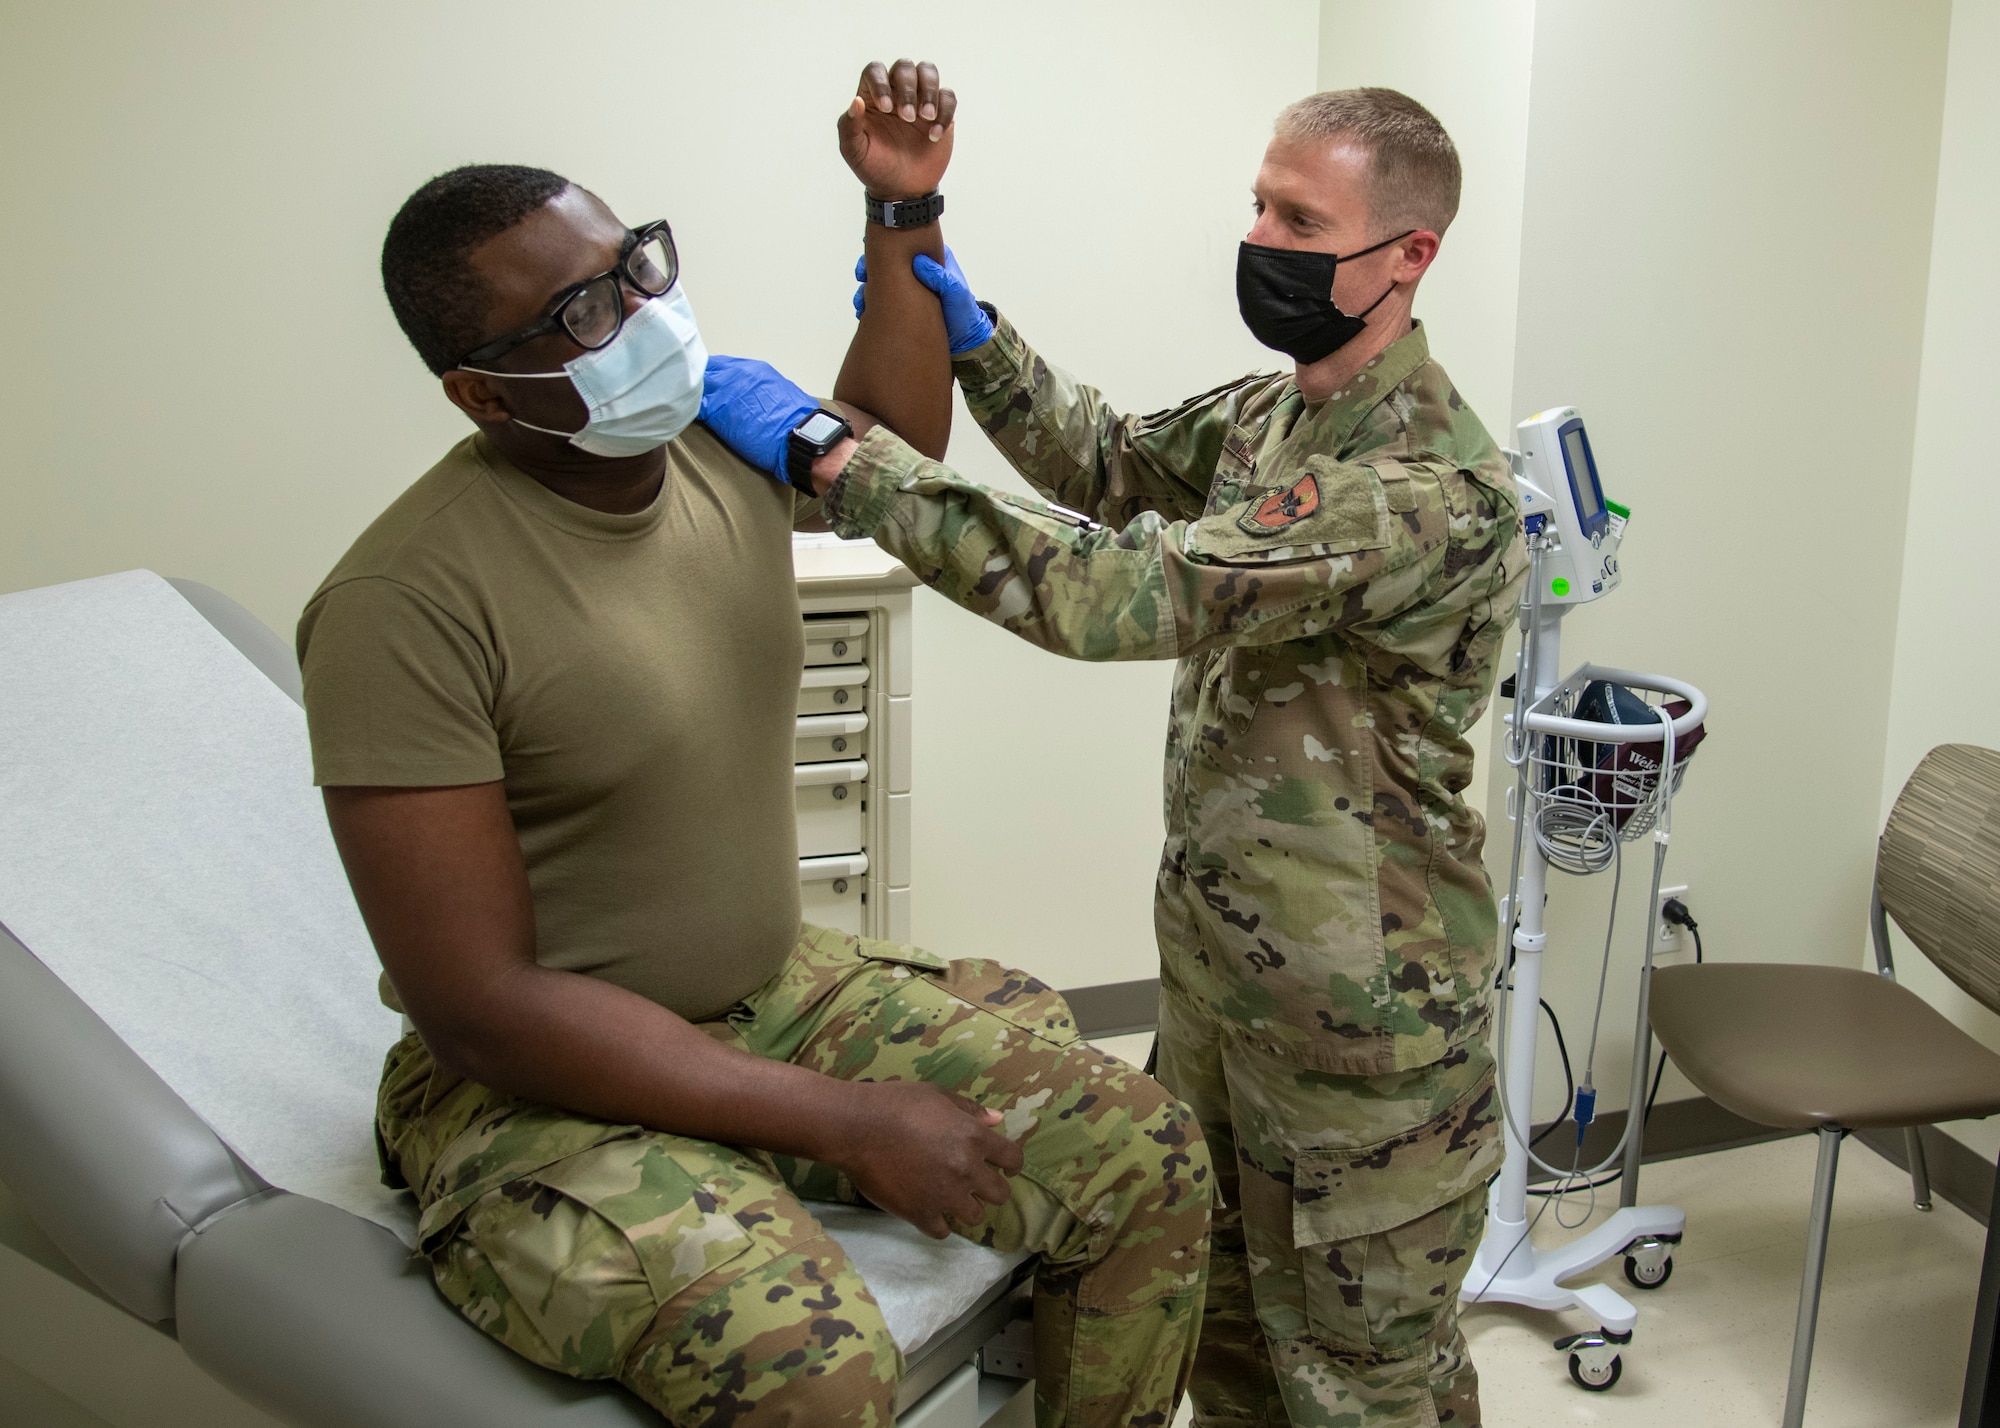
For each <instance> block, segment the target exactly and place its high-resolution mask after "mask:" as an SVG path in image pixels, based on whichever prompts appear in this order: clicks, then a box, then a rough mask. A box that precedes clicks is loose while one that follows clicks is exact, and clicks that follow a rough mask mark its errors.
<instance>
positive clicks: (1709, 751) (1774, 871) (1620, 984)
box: [1320, 0, 1990, 1114]
mask: <svg viewBox="0 0 2000 1428" xmlns="http://www.w3.org/2000/svg"><path fill="white" fill-rule="evenodd" d="M1949 15H1950V7H1949V5H1948V4H1947V3H1945V0H1924V3H1911V4H1905V5H1898V6H1883V5H1876V4H1870V3H1861V0H1854V2H1853V3H1839V4H1825V5H1818V6H1814V7H1813V8H1812V11H1811V16H1810V22H1809V23H1808V22H1807V19H1806V16H1805V14H1804V12H1803V11H1802V10H1801V8H1800V7H1798V6H1796V5H1793V4H1789V3H1782V0H1757V3H1744V0H1683V3H1677V4H1674V5H1604V4H1600V3H1591V0H1540V3H1539V4H1533V3H1529V0H1515V3H1513V4H1510V5H1486V4H1478V3H1473V2H1472V0H1423V3H1420V4H1410V5H1403V6H1398V7H1394V8H1393V9H1388V10H1384V9H1382V8H1381V7H1371V6H1367V5H1363V4H1360V3H1355V0H1327V3H1326V4H1325V5H1324V6H1323V8H1322V18H1321V30H1320V53H1321V68H1320V77H1321V83H1322V86H1333V85H1348V84H1357V83H1386V84H1390V85H1393V86H1396V87H1399V88H1403V89H1405V90H1407V91H1408V92H1410V93H1412V94H1414V95H1416V96H1417V97H1418V98H1419V99H1422V100H1423V101H1424V102H1425V103H1427V104H1430V105H1431V106H1432V107H1433V108H1434V109H1435V110H1436V111H1437V113H1438V114H1439V116H1440V117H1441V118H1442V119H1443V120H1444V122H1445V124H1446V126H1447V127H1448V128H1450V129H1451V130H1452V132H1453V134H1454V136H1455V138H1456V139H1457V140H1458V142H1459V145H1460V147H1461V150H1462V151H1463V154H1464V158H1465V163H1466V171H1467V186H1466V204H1465V216H1464V218H1463V219H1461V221H1460V224H1459V225H1458V226H1457V227H1455V228H1454V230H1453V232H1452V234H1451V235H1450V238H1449V239H1448V241H1447V245H1446V248H1445V250H1444V254H1443V256H1442V257H1441V258H1440V261H1439V264H1438V268H1437V270H1436V272H1435V273H1434V275H1433V276H1432V277H1431V278H1429V279H1427V280H1426V284H1425V290H1424V293H1423V295H1422V297H1421V299H1420V301H1419V308H1420V315H1421V316H1423V317H1424V318H1425V320H1426V322H1427V323H1428V324H1429V326H1430V328H1431V332H1432V342H1433V344H1434V347H1435V348H1436V350H1437V351H1438V352H1439V354H1440V356H1441V358H1442V360H1443V361H1444V362H1445V364H1446V366H1447V368H1448V369H1449V370H1451V371H1452V373H1453V375H1454V378H1455V379H1456V380H1457V382H1458V384H1459V386H1460V388H1461V389H1462V390H1463V391H1465V392H1466V393H1467V395H1468V396H1469V397H1470V398H1471V399H1472V401H1473V404H1474V406H1475V409H1477V410H1478V411H1479V412H1480V413H1481V415H1482V416H1483V417H1485V419H1486V421H1487V424H1488V426H1489V428H1490V429H1492V430H1493V431H1494V433H1495V434H1496V435H1498V436H1501V437H1502V439H1503V440H1505V439H1507V437H1506V435H1505V433H1507V432H1509V431H1511V429H1512V425H1513V423H1514V421H1515V420H1518V419H1519V418H1521V417H1523V416H1525V415H1528V414H1529V413H1531V412H1534V411H1537V410H1540V409H1542V408H1544V407H1547V406H1552V405H1558V404H1563V403H1573V404H1575V405H1577V406H1579V407H1580V408H1581V409H1582V410H1583V412H1584V414H1585V416H1586V417H1587V418H1588V420H1589V421H1590V424H1591V430H1592V434H1593V437H1594V439H1595V441H1596V445H1597V450H1598V455H1599V458H1600V461H1601V463H1602V466H1603V471H1604V479H1605V483H1606V487H1607V490H1608V491H1609V492H1610V494H1611V495H1613V496H1614V498H1616V499H1620V500H1623V501H1625V502H1627V503H1628V504H1630V505H1631V506H1633V507H1634V508H1635V512H1636V515H1635V519H1634V522H1633V525H1632V528H1631V533H1630V535H1629V537H1628V540H1627V544H1626V553H1627V558H1626V561H1625V569H1626V581H1625V585H1624V588H1623V589H1621V590H1620V591H1619V592H1618V594H1617V595H1616V596H1614V597H1613V598H1611V599H1608V600H1606V601H1604V602H1602V603H1601V604H1598V605H1594V606H1590V607H1587V608H1585V609H1583V610H1581V611H1579V612H1578V613H1577V614H1576V615H1575V616H1574V617H1573V618H1571V619H1570V620H1569V621H1568V622H1567V628H1566V630H1565V649H1564V655H1565V662H1566V664H1569V665H1574V664H1576V663H1578V662H1580V661H1581V660H1584V659H1593V658H1594V659H1598V660H1602V661H1604V662H1605V663H1610V664H1624V665H1628V666H1636V667H1640V668H1652V669H1657V670H1659V671H1662V672H1664V673H1670V674H1675V675H1678V676H1680V677H1682V678H1685V679H1689V680H1692V681H1694V682H1695V683H1697V684H1699V685H1701V686H1702V687H1703V688H1704V689H1705V690H1706V691H1707V692H1708V694H1709V696H1710V698H1711V700H1712V701H1713V706H1714V714H1713V716H1712V719H1711V722H1710V728H1711V729H1712V731H1713V737H1712V739H1711V741H1710V742H1709V743H1708V744H1707V745H1706V746H1705V747H1704V748H1703V750H1702V751H1701V754H1700V756H1699V759H1698V761H1697V762H1696V763H1695V764H1694V765H1693V766H1692V767H1691V768H1690V770H1689V773H1688V776H1687V784H1686V793H1685V794H1684V796H1683V797H1682V799H1681V800H1680V802H1679V803H1678V804H1677V805H1676V814H1677V817H1676V823H1675V829H1674V832H1675V841H1674V843H1673V846H1672V850H1671V854H1670V856H1669V859H1668V864H1667V881H1668V883H1669V884H1673V883H1687V884H1689V885H1691V887H1692V889H1693V891H1692V894H1691V896H1690V901H1691V903H1692V906H1693V908H1694V911H1695V915H1696V916H1697V917H1698V918H1699V919H1701V921H1702V923H1703V934H1704V937H1705V938H1706V940H1707V943H1708V948H1709V951H1710V952H1711V954H1712V955H1716V956H1719V957H1725V958H1729V959H1745V958H1749V959H1767V960H1779V959H1787V960H1801V961H1825V962H1842V963H1846V962H1851V961H1852V960H1853V959H1854V957H1855V955H1856V950H1857V932H1858V929H1859V928H1860V926H1861V924H1862V913H1863V910H1864V908H1865V906H1866V898H1867V868H1868V860H1869V856H1870V848H1871V845H1872V838H1873V833H1874V829H1875V827H1876V822H1877V818H1878V816H1879V808H1878V804H1879V802H1880V797H1881V776H1880V770H1881V767H1882V760H1883V753H1882V751H1883V747H1884V738H1885V733H1886V731H1887V728H1888V719H1889V697H1888V688H1889V677H1890V667H1891V663H1892V659H1893V657H1894V652H1895V650H1896V639H1897V631H1896V606H1897V598H1898V585H1899V580H1900V579H1901V566H1902V559H1901V556H1902V544H1903V540H1902V528H1903V518H1904V506H1905V501H1906V497H1907V493H1908V490H1909V471H1910V444H1911V440H1912V436H1913V434H1914V431H1915V424H1916V422H1915V418H1916V402H1917V364H1918V355H1919V349H1920V344H1921V343H1922V341H1923V332H1924V317H1925V291H1926V289H1925V277H1926V272H1927V270H1928V266H1929V254H1930V241H1931V238H1930V233H1931V195H1932V190H1933V186H1934V183H1935V179H1936V174H1937V152H1938V151H1937V146H1938V132H1939V123H1940V103H1941V101H1940V95H1941V90H1942V84H1943V78H1944V60H1945V49H1946V31H1947V24H1948V17H1949ZM1955 62H1956V61H1955ZM1969 63H1975V64H1976V63H1977V62H1976V61H1974V62H1969ZM1966 171H1967V172H1968V174H1969V173H1970V172H1972V169H1971V166H1970V164H1969V162H1968V167H1967V170H1966ZM1968 182H1969V180H1968ZM1988 201H1990V200H1988ZM1963 229H1964V232H1965V234H1966V236H1965V238H1964V240H1963V241H1964V243H1965V245H1966V246H1965V257H1966V261H1967V262H1968V263H1970V262H1972V261H1975V257H1974V255H1975V251H1976V250H1975V249H1974V248H1973V247H1972V245H1973V244H1974V243H1976V242H1977V239H1976V237H1974V236H1973V235H1974V234H1975V233H1977V232H1978V231H1979V230H1978V226H1977V224H1976V223H1975V222H1971V221H1968V222H1966V223H1965V224H1964V225H1963ZM1983 320H1984V319H1983V317H1982V318H1975V319H1972V320H1971V321H1969V322H1968V323H1967V324H1966V325H1965V328H1964V331H1965V334H1966V339H1967V340H1970V339H1971V338H1972V337H1973V335H1974V334H1977V333H1978V332H1979V331H1980V328H1979V326H1978V323H1979V322H1980V321H1983ZM1927 390H1928V389H1927ZM1863 394H1865V397H1864V396H1863ZM1969 394H1970V387H1969V386H1968V396H1969ZM1961 445H1962V443H1961ZM1955 474H1956V473H1955ZM1957 479H1958V480H1960V481H1961V482H1970V481H1973V480H1976V479H1977V478H1976V477H1975V476H1973V475H1972V474H1971V473H1970V472H1966V473H1963V474H1957ZM1857 552H1859V553H1862V554H1859V555H1858V556H1857V554H1856V553H1857ZM1935 578H1937V579H1938V580H1939V582H1940V586H1941V593H1940V600H1941V601H1948V600H1950V599H1951V598H1952V596H1953V593H1954V592H1955V593H1957V594H1958V595H1959V596H1961V597H1962V595H1963V586H1962V584H1956V583H1954V582H1953V579H1952V577H1951V576H1950V575H1949V574H1944V573H1938V574H1937V575H1936V577H1935ZM1905 628H1906V630H1907V622H1906V625H1905ZM1941 638H1948V637H1945V636H1941ZM1899 689H1900V686H1899ZM1899 697H1900V696H1899ZM1484 753H1485V754H1486V757H1487V761H1488V770H1489V774H1491V775H1493V778H1492V783H1491V787H1492V789H1493V791H1494V792H1495V793H1496V794H1497V793H1498V792H1499V790H1501V789H1503V788H1504V787H1505V785H1506V784H1507V783H1508V782H1510V780H1509V779H1507V778H1506V777H1504V775H1505V774H1506V773H1507V770H1505V768H1504V766H1503V765H1500V764H1499V762H1498V760H1497V759H1496V758H1495V757H1494V756H1493V755H1494V750H1493V748H1492V747H1491V740H1490V726H1489V746H1488V747H1486V748H1485V749H1484ZM1911 761H1914V755H1912V756H1911ZM1503 806H1504V805H1503V803H1502V802H1501V800H1500V799H1499V798H1498V797H1494V798H1492V799H1491V800H1490V801H1489V810H1490V812H1491V813H1492V814H1496V815H1497V814H1498V813H1499V811H1500V810H1501V808H1502V807H1503ZM1493 826H1494V828H1495V830H1496V837H1495V843H1494V845H1493V847H1492V848H1491V850H1490V857H1489V862H1490V863H1491V864H1493V865H1495V866H1496V876H1497V877H1501V878H1504V875H1505V871H1506V855H1507V846H1506V837H1505V830H1506V825H1505V824H1504V822H1501V821H1499V820H1498V819H1497V818H1496V819H1495V820H1494V824H1493ZM1631 851H1632V852H1633V853H1634V856H1633V857H1632V858H1631V860H1630V862H1629V863H1628V865H1627V868H1626V877H1625V886H1624V896H1623V897H1622V898H1621V924H1620V925H1621V932H1620V934H1619V937H1618V941H1617V946H1616V948H1615V949H1614V955H1613V975H1612V980H1611V984H1610V989H1609V996H1608V997H1607V1000H1606V1007H1607V1011H1606V1014H1605V1022H1604V1036H1603V1039H1602V1041H1601V1043H1600V1048H1599V1052H1598V1060H1597V1067H1598V1071H1597V1081H1598V1083H1599V1086H1600V1090H1601V1092H1602V1096H1601V1098H1600V1107H1601V1108H1602V1109H1604V1110H1611V1109H1616V1108H1618V1107H1620V1106H1622V1105H1623V1104H1624V1100H1625V1086H1626V1076H1627V1074H1628V1066H1629V1058H1630V1055H1631V1049H1630V1048H1631V1040H1630V1036H1631V1008H1632V997H1633V994H1634V993H1635V991H1636V964H1637V960H1638V956H1639V952H1640V949H1641V946H1642V942H1641V939H1642V938H1643V931H1644V922H1643V918H1644V913H1645V902H1646V893H1647V888H1648V884H1649V881H1650V871H1651V870H1650V851H1651V850H1650V846H1649V845H1646V844H1640V845H1635V847H1634V848H1633V849H1632V850H1631ZM1610 892H1611V879H1610V878H1609V877H1608V876H1605V877H1599V878H1595V879H1591V880H1589V881H1578V880H1573V879H1568V878H1562V877H1558V878H1556V879H1554V880H1552V891H1551V895H1550V903H1549V925H1550V931H1551V943H1550V945H1551V951H1550V953H1549V956H1548V961H1547V966H1546V978H1547V980H1546V984H1545V985H1546V988H1547V994H1548V997H1549V1000H1550V1001H1551V1002H1552V1003H1553V1004H1554V1005H1555V1006H1556V1008H1557V1009H1558V1011H1559V1012H1560V1013H1561V1015H1562V1017H1563V1020H1564V1024H1565V1026H1566V1028H1567V1029H1568V1030H1569V1032H1570V1035H1571V1044H1572V1046H1573V1047H1576V1048H1577V1049H1578V1050H1579V1053H1580V1051H1581V1042H1582V1041H1583V1040H1584V1039H1585V1038H1586V1037H1587V1031H1588V1024H1589V1019H1590V1015H1591V1005H1592V1001H1593V999H1594V996H1595V993H1596V978H1597V969H1598V959H1599V955H1600V952H1601V949H1602V946H1603V933H1604V916H1605V913H1606V911H1607V908H1608V903H1609V899H1610ZM1539 1069H1540V1071H1541V1077H1540V1080H1541V1088H1542V1094H1541V1096H1540V1098H1539V1100H1538V1106H1539V1108H1540V1112H1541V1113H1542V1114H1548V1113H1551V1112H1552V1111H1553V1110H1554V1108H1555V1106H1556V1105H1557V1104H1558V1103H1559V1098H1560V1093H1561V1078H1560V1072H1559V1069H1558V1066H1557V1063H1556V1058H1555V1056H1554V1054H1553V1048H1547V1049H1546V1054H1545V1055H1544V1057H1543V1058H1542V1061H1541V1064H1540V1068H1539ZM1579 1069H1581V1068H1579ZM1688 1093H1689V1089H1688V1088H1687V1086H1686V1084H1685V1082H1680V1081H1678V1078H1674V1077H1670V1079H1669V1082H1668V1085H1667V1088H1666V1089H1665V1090H1664V1091H1663V1093H1662V1094H1663V1095H1666V1096H1668V1097H1672V1096H1674V1095H1685V1094H1688Z"/></svg>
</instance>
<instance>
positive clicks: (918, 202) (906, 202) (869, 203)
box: [862, 189, 944, 228]
mask: <svg viewBox="0 0 2000 1428" xmlns="http://www.w3.org/2000/svg"><path fill="white" fill-rule="evenodd" d="M862 202H863V204H864V205H865V207H866V209H867V212H868V221H869V222H870V223H879V224H881V225H882V226H883V227H884V228H922V227H923V226H924V225H925V224H927V223H935V222H937V221H938V219H940V218H942V217H944V195H943V194H941V193H939V192H938V191H937V190H936V189H932V190H931V191H930V192H929V193H927V194H925V195H923V197H921V198H899V199H897V200H896V201H895V202H893V203H891V202H889V201H888V200H886V199H880V198H874V197H871V196H869V195H868V194H865V193H864V194H863V195H862Z"/></svg>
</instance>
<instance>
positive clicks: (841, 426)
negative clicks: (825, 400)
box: [785, 407, 854, 496]
mask: <svg viewBox="0 0 2000 1428" xmlns="http://www.w3.org/2000/svg"><path fill="white" fill-rule="evenodd" d="M815 416H829V417H832V418H833V420H834V421H835V422H836V423H838V425H836V426H834V427H832V428H831V434H830V435H828V436H827V437H826V438H825V439H824V440H822V441H808V440H806V438H805V436H804V435H803V434H802V433H803V429H804V427H805V425H806V422H810V421H811V420H812V418H813V417H815ZM852 435H854V428H853V427H852V426H851V425H849V423H848V420H847V418H846V417H844V416H842V415H841V414H840V413H839V412H837V411H834V410H832V409H831V408H828V407H821V408H820V409H819V410H818V411H816V412H814V413H812V415H811V416H808V417H807V418H806V421H803V422H800V423H799V424H798V426H795V427H793V428H792V434H791V435H790V436H788V437H786V438H785V480H786V482H787V483H789V484H790V485H791V487H792V488H793V489H794V490H798V491H803V492H805V493H806V495H808V496H811V495H815V494H817V493H816V492H815V491H814V490H813V480H812V465H813V462H815V461H817V460H819V458H820V457H822V456H824V455H826V454H827V452H829V451H831V450H833V449H834V447H836V446H838V445H840V443H841V442H843V441H845V440H846V439H847V438H848V437H850V436H852Z"/></svg>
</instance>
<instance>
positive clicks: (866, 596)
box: [792, 535, 917, 942]
mask: <svg viewBox="0 0 2000 1428" xmlns="http://www.w3.org/2000/svg"><path fill="white" fill-rule="evenodd" d="M792 568H793V572H794V574H795V576H796V577H797V579H798V588H799V608H800V612H801V613H802V615H803V616H804V619H805V639H806V657H805V668H804V669H803V670H801V671H800V674H799V706H798V736H797V743H796V745H795V752H794V755H793V759H794V765H795V766H794V768H793V784H794V788H795V792H796V797H797V809H798V823H799V893H800V898H801V902H802V904H803V907H804V916H805V920H806V921H807V922H810V923H813V924H815V925H817V926H820V927H834V928H839V929H840V930H841V931H844V932H852V933H855V934H856V935H858V936H863V937H879V938H882V939H883V940H885V941H889V942H907V941H909V940H910V848H909V841H910V772H911V770H910V764H911V759H910V702H911V687H912V679H911V669H910V649H911V643H910V591H911V588H912V587H913V586H915V584H916V583H917V578H916V576H914V575H912V574H911V573H910V572H909V571H908V570H907V569H905V568H904V567H903V565H902V564H901V562H899V561H897V560H896V559H895V558H894V557H892V556H890V555H888V554H885V553H884V552H883V551H882V550H881V549H880V548H879V547H877V546H876V545H875V543H874V542H873V541H843V540H838V539H836V538H834V537H832V536H811V535H800V536H795V537H793V540H792Z"/></svg>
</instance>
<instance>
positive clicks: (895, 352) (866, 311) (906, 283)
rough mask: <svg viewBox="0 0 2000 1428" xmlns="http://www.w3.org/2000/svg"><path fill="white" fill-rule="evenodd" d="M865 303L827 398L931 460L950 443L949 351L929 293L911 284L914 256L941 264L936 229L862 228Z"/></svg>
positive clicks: (914, 281) (940, 244)
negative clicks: (854, 409) (865, 415)
mask: <svg viewBox="0 0 2000 1428" xmlns="http://www.w3.org/2000/svg"><path fill="white" fill-rule="evenodd" d="M865 227H866V229H867V234H866V237H865V238H864V239H863V244H864V253H865V256H866V257H867V260H868V284H867V289H868V290H867V302H866V305H865V306H864V308H863V310H862V313H861V320H860V322H858V323H857V324H856V325H855V331H854V340H853V341H851V342H850V343H848V346H847V359H846V360H845V361H844V362H843V363H841V367H840V376H839V378H838V379H837V380H836V381H835V382H834V385H833V394H834V396H835V397H836V398H837V399H839V400H840V401H843V402H851V403H852V404H854V405H855V406H858V407H862V408H864V409H866V410H868V411H871V412H873V413H874V414H875V415H876V416H877V417H879V418H881V420H882V421H884V422H885V423H887V424H888V426H889V428H890V430H892V431H894V432H895V433H896V434H897V435H898V436H900V437H902V438H903V440H905V441H907V442H908V443H909V444H910V445H911V446H913V447H915V448H916V449H917V450H918V451H921V452H923V453H924V454H925V455H926V456H929V457H931V458H932V459H934V460H935V459H938V458H941V457H943V455H944V451H945V445H946V443H947V442H949V441H950V439H951V386H952V376H951V348H950V344H949V342H948V340H947V339H946V336H945V325H944V314H943V312H942V311H941V310H940V309H939V307H938V300H937V296H936V295H935V294H934V293H932V292H931V291H930V290H929V289H928V288H926V287H925V286H924V285H923V284H922V283H920V282H918V281H917V279H916V275H915V274H914V273H912V272H911V271H910V261H911V259H913V258H915V257H916V256H917V255H918V254H919V253H922V254H924V255H926V256H928V257H930V258H933V259H936V260H937V261H938V262H940V263H941V262H943V261H944V231H943V229H942V227H941V225H939V224H936V223H932V224H928V225H926V226H925V227H922V228H885V227H883V226H882V225H881V224H879V223H869V224H866V225H865Z"/></svg>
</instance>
